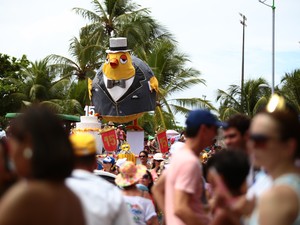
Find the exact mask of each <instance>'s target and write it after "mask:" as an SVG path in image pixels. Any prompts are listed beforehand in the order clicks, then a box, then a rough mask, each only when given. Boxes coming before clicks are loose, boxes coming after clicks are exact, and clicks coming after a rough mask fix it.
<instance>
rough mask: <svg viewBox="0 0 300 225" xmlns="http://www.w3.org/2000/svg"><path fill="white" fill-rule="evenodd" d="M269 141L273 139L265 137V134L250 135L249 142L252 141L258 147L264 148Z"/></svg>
mask: <svg viewBox="0 0 300 225" xmlns="http://www.w3.org/2000/svg"><path fill="white" fill-rule="evenodd" d="M271 139H275V137H271V136H267V135H265V134H250V135H249V140H251V141H253V142H254V144H256V145H259V146H264V145H266V144H267V142H268V141H270V140H271Z"/></svg>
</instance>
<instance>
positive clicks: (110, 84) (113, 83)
mask: <svg viewBox="0 0 300 225" xmlns="http://www.w3.org/2000/svg"><path fill="white" fill-rule="evenodd" d="M106 86H107V88H108V89H110V88H113V87H114V86H119V87H121V88H125V87H126V83H125V80H107V83H106Z"/></svg>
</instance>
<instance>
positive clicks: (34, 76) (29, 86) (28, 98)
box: [10, 58, 82, 113]
mask: <svg viewBox="0 0 300 225" xmlns="http://www.w3.org/2000/svg"><path fill="white" fill-rule="evenodd" d="M55 72H56V71H55V70H52V69H51V67H49V66H48V58H45V59H43V60H41V61H36V62H30V66H29V67H28V68H25V69H24V70H23V72H22V77H23V82H19V83H18V86H17V91H16V92H14V93H12V94H11V95H10V97H11V98H13V99H15V100H16V101H18V102H20V101H22V102H23V103H24V104H25V105H30V104H31V103H40V104H46V105H48V106H50V107H52V108H53V109H55V110H56V111H57V112H58V113H80V112H81V111H82V109H81V106H80V104H79V102H77V101H76V100H74V99H67V95H68V92H69V86H70V80H69V79H67V78H62V79H59V78H58V77H57V75H56V73H55ZM70 105H71V106H72V107H69V108H67V106H70ZM21 107H22V106H21V105H20V108H21ZM71 109H72V110H71ZM80 110H81V111H80Z"/></svg>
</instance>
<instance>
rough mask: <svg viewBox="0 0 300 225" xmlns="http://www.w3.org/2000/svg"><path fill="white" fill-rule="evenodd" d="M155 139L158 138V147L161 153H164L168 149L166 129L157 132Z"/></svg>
mask: <svg viewBox="0 0 300 225" xmlns="http://www.w3.org/2000/svg"><path fill="white" fill-rule="evenodd" d="M157 140H158V144H159V149H160V151H161V153H165V152H167V151H169V147H168V139H167V134H166V131H162V132H159V133H158V134H157Z"/></svg>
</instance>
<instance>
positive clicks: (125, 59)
mask: <svg viewBox="0 0 300 225" xmlns="http://www.w3.org/2000/svg"><path fill="white" fill-rule="evenodd" d="M120 63H122V64H125V63H127V56H126V55H121V56H120Z"/></svg>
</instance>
